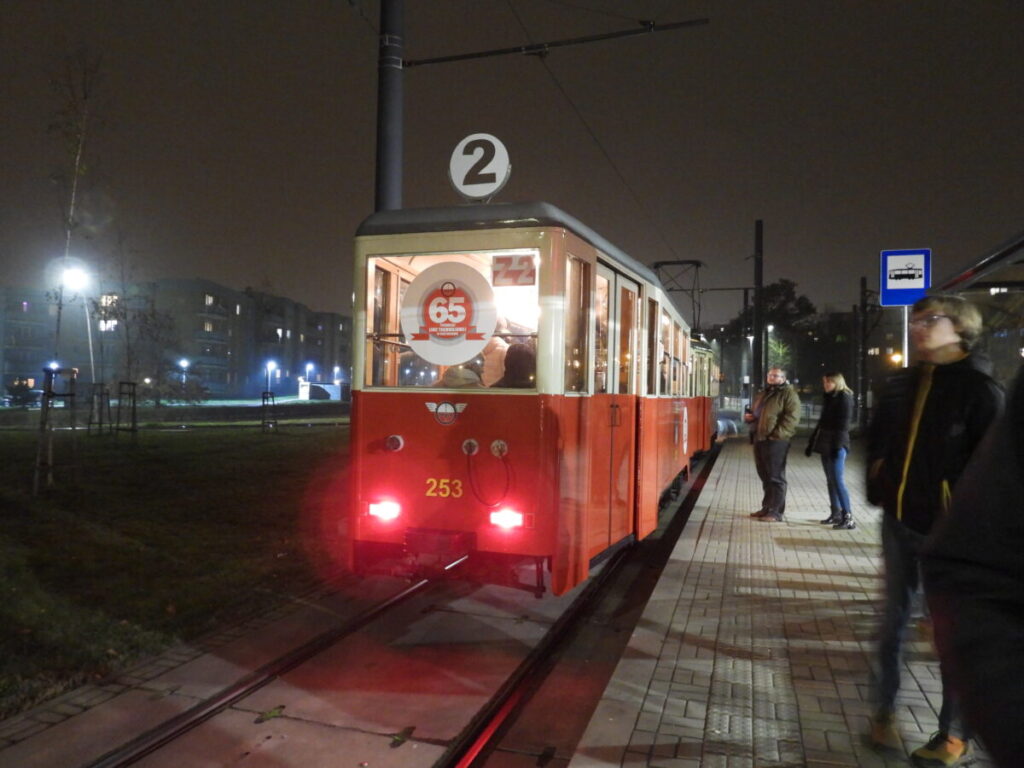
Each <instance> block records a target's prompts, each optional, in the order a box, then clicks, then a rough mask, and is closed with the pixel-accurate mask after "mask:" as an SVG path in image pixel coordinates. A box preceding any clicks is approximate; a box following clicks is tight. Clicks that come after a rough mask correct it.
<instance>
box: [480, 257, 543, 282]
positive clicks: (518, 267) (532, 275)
mask: <svg viewBox="0 0 1024 768" xmlns="http://www.w3.org/2000/svg"><path fill="white" fill-rule="evenodd" d="M536 282H537V267H536V266H535V265H534V263H533V256H531V255H526V254H517V255H512V256H495V257H494V263H493V265H492V267H491V283H493V285H494V286H495V287H500V286H506V285H534V284H535V283H536Z"/></svg>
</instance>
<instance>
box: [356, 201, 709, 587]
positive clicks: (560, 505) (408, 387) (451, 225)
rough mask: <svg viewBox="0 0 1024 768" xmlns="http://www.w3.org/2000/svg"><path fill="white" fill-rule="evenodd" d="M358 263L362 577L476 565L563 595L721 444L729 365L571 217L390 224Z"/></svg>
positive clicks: (372, 236)
mask: <svg viewBox="0 0 1024 768" xmlns="http://www.w3.org/2000/svg"><path fill="white" fill-rule="evenodd" d="M355 265H356V267H355V268H356V277H355V329H354V335H353V360H354V362H355V365H354V368H355V370H354V376H353V390H354V391H353V396H352V442H351V452H352V470H353V475H352V477H353V480H352V507H351V515H352V517H351V520H350V522H351V525H350V526H349V530H350V531H351V534H352V543H353V550H352V555H353V566H354V567H355V568H356V569H357V570H361V571H365V570H368V569H371V568H373V567H374V566H375V565H377V564H379V563H381V562H394V561H396V560H397V561H400V562H404V563H406V564H408V565H411V566H413V567H417V568H421V567H422V568H430V567H436V566H441V565H445V564H447V563H448V562H451V561H453V560H455V559H457V558H459V557H460V556H462V555H469V559H468V563H475V564H477V565H479V566H483V571H482V572H483V573H484V575H483V576H482V577H481V576H479V575H478V577H479V578H484V579H485V580H488V581H492V582H498V583H510V581H509V580H510V579H511V582H515V581H522V580H525V581H527V582H529V581H532V582H534V583H529V584H523V586H528V588H530V589H536V590H538V591H539V590H540V589H542V588H543V587H544V585H545V584H546V583H549V585H550V588H551V590H552V591H553V592H554V593H556V594H561V593H563V592H565V591H567V590H568V589H570V588H572V587H573V586H574V585H576V584H577V583H579V582H580V581H582V580H584V579H586V578H587V576H588V573H589V568H590V564H591V562H592V561H594V560H595V559H596V558H600V557H601V556H602V555H603V554H605V553H607V552H608V551H610V550H611V549H613V548H615V547H616V546H618V545H621V544H623V543H627V542H629V541H631V540H633V539H639V538H642V537H644V536H646V535H647V534H648V533H650V532H651V531H652V530H653V529H654V528H655V526H656V524H657V514H658V507H659V502H660V500H661V498H662V496H663V495H664V494H665V493H666V491H669V490H672V489H675V488H677V487H678V483H679V482H680V475H681V473H684V472H686V471H688V469H689V463H690V459H691V457H692V456H694V455H695V454H697V453H699V452H701V451H704V450H707V449H708V448H710V446H711V443H712V441H713V439H714V432H715V425H716V421H715V417H714V413H713V409H712V394H713V391H712V389H711V387H713V386H717V367H716V366H715V363H714V359H713V356H711V355H710V352H709V350H706V349H705V350H703V352H702V351H701V350H696V351H695V350H694V349H691V340H690V333H689V329H688V327H687V325H686V323H685V322H683V320H682V318H681V317H680V316H679V314H678V312H677V311H676V310H675V308H674V307H673V305H672V303H671V301H670V300H669V299H668V296H667V294H666V293H665V292H664V291H663V289H662V287H661V286H660V284H659V283H658V280H657V278H656V276H655V275H654V273H653V272H652V271H651V270H650V269H648V268H647V267H645V266H643V265H642V264H640V263H638V262H637V261H635V260H634V259H632V258H630V257H629V256H627V255H626V254H624V253H622V252H621V251H619V250H618V249H616V248H615V247H614V246H612V245H611V244H610V243H608V242H607V241H605V240H604V239H603V238H602V237H600V236H599V235H598V234H596V233H595V232H593V231H592V230H590V229H589V228H588V227H586V226H584V225H582V224H581V223H580V222H578V221H576V220H575V219H573V218H572V217H570V216H568V215H567V214H565V213H564V212H562V211H560V210H559V209H557V208H555V207H553V206H551V205H547V204H544V203H529V204H525V203H524V204H495V205H475V206H460V207H455V208H438V209H418V210H399V211H386V212H382V213H378V214H374V215H373V216H371V217H370V218H369V219H367V220H366V221H365V222H364V223H363V224H362V225H361V226H360V228H359V231H358V233H357V236H356V249H355ZM524 565H530V566H533V567H534V568H535V570H534V571H533V573H532V575H531V574H530V571H529V569H527V568H524ZM545 570H546V571H547V572H548V573H549V574H550V575H549V581H546V580H545V578H544V572H545ZM524 573H525V574H526V578H525V579H524V578H523V574H524Z"/></svg>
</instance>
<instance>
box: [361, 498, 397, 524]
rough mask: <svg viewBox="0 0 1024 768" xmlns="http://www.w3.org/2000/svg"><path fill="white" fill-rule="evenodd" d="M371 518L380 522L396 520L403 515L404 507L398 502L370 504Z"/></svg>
mask: <svg viewBox="0 0 1024 768" xmlns="http://www.w3.org/2000/svg"><path fill="white" fill-rule="evenodd" d="M369 512H370V517H376V518H377V519H378V520H394V519H395V518H397V517H398V516H399V515H400V514H401V513H402V507H401V505H400V504H399V503H398V502H397V501H376V502H371V503H370V509H369Z"/></svg>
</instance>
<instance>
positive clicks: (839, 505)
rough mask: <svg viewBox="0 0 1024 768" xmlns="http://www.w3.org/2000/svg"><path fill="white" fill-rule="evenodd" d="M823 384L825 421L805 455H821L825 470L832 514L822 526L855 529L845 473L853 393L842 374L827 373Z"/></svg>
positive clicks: (809, 443)
mask: <svg viewBox="0 0 1024 768" xmlns="http://www.w3.org/2000/svg"><path fill="white" fill-rule="evenodd" d="M821 385H822V387H824V389H825V398H824V404H823V406H822V409H821V418H820V419H818V426H816V427H815V428H814V432H812V433H811V439H810V440H809V441H808V442H807V449H806V450H805V451H804V453H806V454H807V455H808V456H810V455H811V453H820V454H821V466H822V468H823V469H824V470H825V481H826V482H827V483H828V498H829V502H830V504H831V507H832V511H831V514H829V516H828V517H826V518H825V519H824V520H822V521H821V523H822V524H823V525H831V526H832V527H833V528H835V529H836V530H851V529H853V528H856V527H857V526H856V524H855V523H854V522H853V512H852V511H851V509H850V493H849V491H847V490H846V482H845V481H844V480H843V470H844V469H845V467H846V455H847V454H848V453H849V452H850V419H851V418H852V416H853V391H852V390H851V389H850V388H849V387H848V386H846V379H844V378H843V374H841V373H826V374H825V375H824V376H822V378H821Z"/></svg>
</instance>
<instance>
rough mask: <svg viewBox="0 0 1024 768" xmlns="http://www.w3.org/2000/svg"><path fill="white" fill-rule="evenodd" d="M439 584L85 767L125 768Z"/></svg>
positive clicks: (381, 608)
mask: <svg viewBox="0 0 1024 768" xmlns="http://www.w3.org/2000/svg"><path fill="white" fill-rule="evenodd" d="M467 558H468V555H464V556H462V557H460V558H459V559H458V560H455V561H454V562H452V563H449V564H448V565H447V566H445V568H444V571H445V572H447V571H450V570H452V569H453V568H455V567H456V566H458V565H460V564H462V563H463V562H465V561H466V559H467ZM436 583H437V581H436V579H421V580H419V581H417V582H416V583H415V584H413V585H411V586H409V587H407V588H406V589H404V590H402V591H401V592H399V593H398V594H397V595H394V596H392V597H390V598H388V599H387V600H384V601H382V602H380V603H378V604H377V605H374V606H371V607H370V608H368V609H366V610H365V611H363V612H362V613H359V614H357V615H356V616H353V617H352V618H350V619H348V620H347V621H345V622H344V623H342V624H341V625H339V626H337V627H335V628H333V629H329V630H327V631H325V632H322V633H321V634H319V635H317V636H316V637H314V638H313V639H312V640H309V641H308V642H306V643H304V644H303V645H301V646H299V647H298V648H295V649H294V650H292V651H289V652H288V653H286V654H284V655H283V656H280V657H279V658H277V659H274V660H273V661H270V662H268V663H266V664H264V665H263V666H261V667H259V668H258V669H256V670H254V671H253V672H250V673H249V674H248V675H246V676H245V677H243V678H241V679H240V680H238V681H237V682H235V683H233V684H232V685H230V686H228V687H226V688H224V689H223V690H221V691H220V692H219V693H216V694H214V695H213V696H211V697H209V698H207V699H204V700H203V701H202V702H200V703H199V704H197V705H195V706H194V707H192V708H191V709H188V710H186V711H184V712H182V713H181V714H178V715H175V716H174V717H172V718H171V719H169V720H167V721H165V722H163V723H161V724H160V725H158V726H156V727H155V728H152V729H150V730H148V731H146V732H144V733H141V734H139V735H138V736H136V737H135V738H133V739H131V740H130V741H128V742H126V743H125V744H123V745H121V746H120V747H117V748H116V749H113V750H111V751H109V752H107V753H106V754H104V755H102V756H101V757H99V758H98V759H96V760H94V761H92V762H90V763H86V764H84V765H83V766H81V768H122V767H123V766H128V765H132V764H133V763H135V762H138V761H139V760H141V759H142V758H143V757H145V756H147V755H149V754H151V753H153V752H155V751H156V750H158V749H160V748H161V747H163V746H165V745H166V744H168V743H170V742H172V741H174V740H175V739H177V738H180V737H181V736H183V735H184V734H186V733H188V732H189V731H191V730H192V729H194V728H196V727H197V726H199V725H201V724H202V723H204V722H206V721H207V720H209V719H210V718H211V717H214V716H215V715H217V714H218V713H220V712H222V711H223V710H225V709H227V708H228V707H230V706H231V705H232V704H234V703H236V702H238V701H240V700H241V699H243V698H245V697H246V696H248V695H249V694H251V693H253V692H255V691H257V690H259V689H260V688H262V687H263V686H265V685H267V684H268V683H270V682H273V681H274V680H275V679H277V678H278V677H280V676H281V675H283V674H286V673H287V672H290V671H291V670H293V669H295V668H296V667H297V666H299V665H300V664H303V663H305V662H306V661H308V660H309V659H311V658H313V657H314V656H316V655H317V654H319V653H321V652H322V651H325V650H327V649H328V648H330V647H331V646H332V645H334V644H335V643H337V642H338V641H339V640H341V639H342V638H344V637H346V636H348V635H350V634H352V633H353V632H355V631H356V630H358V629H360V628H362V627H364V626H365V625H366V624H368V623H370V622H371V621H373V620H374V619H376V618H377V617H378V616H380V615H381V614H383V613H384V612H386V611H388V610H390V609H391V608H394V607H395V606H396V605H398V604H399V603H402V602H404V601H405V600H407V599H408V598H410V597H412V596H413V595H415V594H418V593H419V592H422V591H423V590H425V589H426V588H427V587H428V586H431V585H433V584H436Z"/></svg>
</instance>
